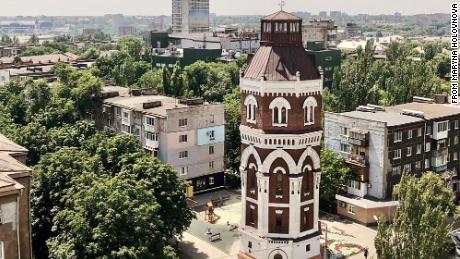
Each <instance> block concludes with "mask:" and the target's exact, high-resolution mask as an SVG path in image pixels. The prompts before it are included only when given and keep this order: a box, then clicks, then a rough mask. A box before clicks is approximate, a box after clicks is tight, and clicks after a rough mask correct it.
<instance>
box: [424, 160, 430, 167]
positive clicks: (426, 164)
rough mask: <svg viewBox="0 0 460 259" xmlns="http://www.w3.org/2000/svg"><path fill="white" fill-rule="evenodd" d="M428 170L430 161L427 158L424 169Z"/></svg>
mask: <svg viewBox="0 0 460 259" xmlns="http://www.w3.org/2000/svg"><path fill="white" fill-rule="evenodd" d="M429 168H430V159H429V158H427V159H425V169H429Z"/></svg>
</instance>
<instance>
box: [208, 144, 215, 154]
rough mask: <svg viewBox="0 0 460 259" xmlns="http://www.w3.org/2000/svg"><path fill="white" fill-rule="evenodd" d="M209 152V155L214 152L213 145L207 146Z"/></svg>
mask: <svg viewBox="0 0 460 259" xmlns="http://www.w3.org/2000/svg"><path fill="white" fill-rule="evenodd" d="M209 154H210V155H213V154H214V146H209Z"/></svg>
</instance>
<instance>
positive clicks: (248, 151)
mask: <svg viewBox="0 0 460 259" xmlns="http://www.w3.org/2000/svg"><path fill="white" fill-rule="evenodd" d="M251 155H253V156H254V158H255V159H256V162H257V168H259V169H260V168H262V160H261V159H260V156H259V153H257V150H256V149H255V148H254V146H252V145H250V146H247V147H246V148H245V149H244V150H243V152H242V153H241V166H240V171H244V170H246V167H247V166H248V160H249V157H250V156H251Z"/></svg>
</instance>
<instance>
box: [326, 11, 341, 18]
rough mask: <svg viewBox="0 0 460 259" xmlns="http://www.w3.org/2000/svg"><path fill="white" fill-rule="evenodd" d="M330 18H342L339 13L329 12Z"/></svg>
mask: <svg viewBox="0 0 460 259" xmlns="http://www.w3.org/2000/svg"><path fill="white" fill-rule="evenodd" d="M329 15H330V16H331V18H333V19H340V18H342V12H340V11H331V12H330V14H329Z"/></svg>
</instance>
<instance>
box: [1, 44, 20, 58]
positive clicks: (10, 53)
mask: <svg viewBox="0 0 460 259" xmlns="http://www.w3.org/2000/svg"><path fill="white" fill-rule="evenodd" d="M23 49H24V48H23V47H3V46H0V58H3V57H15V56H18V55H20V54H21V52H22V51H23Z"/></svg>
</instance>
